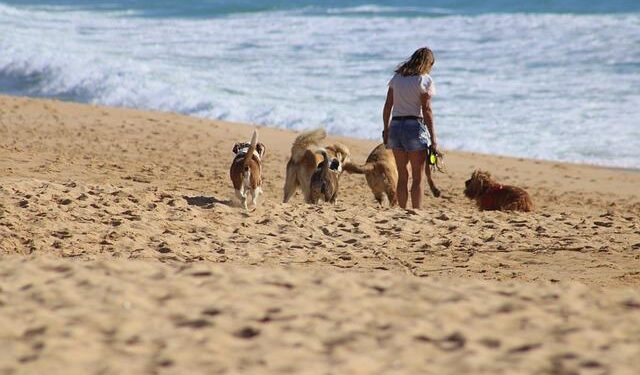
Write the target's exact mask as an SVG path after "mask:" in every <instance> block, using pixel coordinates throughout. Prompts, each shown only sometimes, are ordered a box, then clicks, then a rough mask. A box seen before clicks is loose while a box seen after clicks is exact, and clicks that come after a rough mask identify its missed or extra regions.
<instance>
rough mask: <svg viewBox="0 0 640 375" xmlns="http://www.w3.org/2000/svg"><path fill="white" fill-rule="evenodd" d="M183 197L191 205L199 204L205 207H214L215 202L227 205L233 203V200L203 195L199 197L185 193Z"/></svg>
mask: <svg viewBox="0 0 640 375" xmlns="http://www.w3.org/2000/svg"><path fill="white" fill-rule="evenodd" d="M183 198H184V199H185V200H186V201H187V204H189V205H190V206H198V207H201V208H205V209H209V208H213V206H214V205H215V204H224V205H225V206H231V205H232V201H231V200H221V199H218V198H216V197H205V196H203V195H200V196H197V197H188V196H186V195H184V196H183Z"/></svg>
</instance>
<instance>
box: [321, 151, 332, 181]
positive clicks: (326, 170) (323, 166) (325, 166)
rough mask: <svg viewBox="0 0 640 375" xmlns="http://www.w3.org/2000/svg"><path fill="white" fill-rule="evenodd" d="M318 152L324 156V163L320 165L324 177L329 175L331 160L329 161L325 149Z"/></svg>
mask: <svg viewBox="0 0 640 375" xmlns="http://www.w3.org/2000/svg"><path fill="white" fill-rule="evenodd" d="M318 152H319V153H320V154H322V162H321V163H320V168H321V169H322V175H323V176H324V175H326V174H327V173H329V164H330V161H331V160H330V159H329V154H327V150H325V149H324V148H321V149H319V150H318Z"/></svg>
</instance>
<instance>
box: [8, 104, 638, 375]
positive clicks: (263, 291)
mask: <svg viewBox="0 0 640 375" xmlns="http://www.w3.org/2000/svg"><path fill="white" fill-rule="evenodd" d="M253 128H254V127H253V126H249V125H246V124H236V123H227V122H222V121H212V120H205V119H199V118H193V117H187V116H181V115H177V114H171V113H161V112H150V111H138V110H129V109H116V108H107V107H98V106H91V105H83V104H75V103H66V102H60V101H53V100H36V99H27V98H16V97H9V96H0V254H2V255H1V258H0V280H1V284H0V374H43V373H47V374H75V373H83V374H118V373H132V374H133V373H136V374H160V373H162V374H165V373H166V374H177V373H189V374H193V373H207V374H237V373H246V374H266V373H278V374H280V373H283V374H286V373H309V374H485V373H486V374H520V373H522V374H583V373H584V374H637V373H638V369H639V368H640V290H639V289H638V286H640V173H638V172H637V171H625V170H619V169H608V168H599V167H593V166H586V165H574V164H566V163H555V162H547V161H535V160H527V159H518V158H508V157H499V156H488V155H480V154H472V153H461V152H446V156H445V162H446V168H447V173H446V174H440V173H438V174H436V175H435V180H436V184H437V185H438V187H439V188H440V189H441V190H442V191H443V196H442V197H441V198H434V197H432V196H431V195H426V196H425V199H424V204H425V208H424V209H422V210H402V209H398V208H394V209H388V208H378V207H377V206H376V204H375V201H374V199H373V195H372V194H371V192H370V191H369V188H368V186H367V185H366V182H365V180H364V177H363V176H361V175H348V174H343V176H342V178H341V181H340V184H341V185H340V189H341V190H340V198H339V202H338V204H336V205H335V206H332V205H320V206H310V205H307V204H304V203H303V202H302V198H301V195H300V194H299V193H298V195H297V196H295V197H294V198H293V199H292V201H291V202H290V203H288V204H282V203H281V200H282V187H283V178H284V172H285V165H286V162H287V160H288V157H289V153H290V148H291V143H292V141H293V139H294V138H295V136H296V134H295V133H294V132H290V131H284V130H278V129H273V128H266V127H260V128H259V139H260V141H262V142H263V143H265V145H266V147H267V152H266V156H265V160H264V162H265V163H264V170H263V172H264V182H263V189H264V193H265V194H264V195H263V196H262V199H261V201H260V203H259V206H258V208H257V209H255V210H254V211H251V212H245V211H243V210H242V209H240V208H238V207H236V206H234V205H233V204H232V198H233V196H234V193H233V189H232V187H231V182H230V179H229V177H228V170H229V165H230V163H231V160H232V157H233V154H232V152H231V149H232V147H233V144H234V143H235V142H238V141H247V140H248V139H249V138H250V136H251V132H252V129H253ZM329 140H330V141H333V140H339V141H341V142H342V143H344V144H345V145H347V146H348V147H349V148H350V149H351V152H352V160H353V161H356V162H363V161H364V160H365V158H366V156H367V155H368V153H369V151H370V150H371V149H372V148H373V147H374V146H375V145H376V143H375V142H372V141H364V140H356V139H349V138H340V137H329ZM476 168H481V169H485V170H488V171H490V172H491V173H492V174H493V175H494V177H495V178H496V179H497V180H498V181H500V182H502V183H506V184H513V185H518V186H521V187H523V188H525V189H527V190H528V191H529V193H530V194H531V196H532V198H533V201H534V203H535V205H536V208H537V209H536V212H534V213H528V214H523V213H502V212H479V211H478V210H477V209H476V208H475V207H474V205H473V204H472V202H470V201H469V200H467V199H466V198H465V197H464V196H463V194H462V190H463V187H464V181H465V180H466V179H467V178H468V177H469V176H470V174H471V172H472V171H473V170H474V169H476Z"/></svg>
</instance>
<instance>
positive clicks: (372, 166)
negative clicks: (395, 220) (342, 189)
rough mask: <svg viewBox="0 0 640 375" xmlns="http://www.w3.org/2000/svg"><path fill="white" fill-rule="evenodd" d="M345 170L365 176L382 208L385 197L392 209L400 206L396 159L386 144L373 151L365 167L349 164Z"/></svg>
mask: <svg viewBox="0 0 640 375" xmlns="http://www.w3.org/2000/svg"><path fill="white" fill-rule="evenodd" d="M344 170H345V171H347V172H349V173H359V174H364V176H365V178H366V179H367V184H369V187H370V188H371V192H372V193H373V196H374V197H375V198H376V201H378V203H379V204H380V205H381V206H382V205H383V202H384V200H385V197H386V199H387V202H389V206H390V207H393V206H395V205H396V204H398V197H397V195H396V189H397V187H398V168H397V167H396V159H395V158H394V157H393V152H392V151H391V150H387V149H386V148H385V146H384V144H380V145H378V146H377V147H376V148H374V149H373V151H371V153H370V154H369V157H367V161H366V163H365V164H364V165H358V164H354V163H351V162H347V163H345V164H344Z"/></svg>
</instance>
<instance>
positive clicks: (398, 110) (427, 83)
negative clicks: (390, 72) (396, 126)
mask: <svg viewBox="0 0 640 375" xmlns="http://www.w3.org/2000/svg"><path fill="white" fill-rule="evenodd" d="M389 87H391V88H392V89H393V113H392V116H417V117H422V108H421V104H420V95H421V94H424V93H427V94H429V96H434V95H435V94H436V87H435V84H434V83H433V80H432V79H431V76H429V75H428V74H424V75H421V76H401V75H400V74H398V73H396V74H395V75H394V76H393V78H391V81H389Z"/></svg>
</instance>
